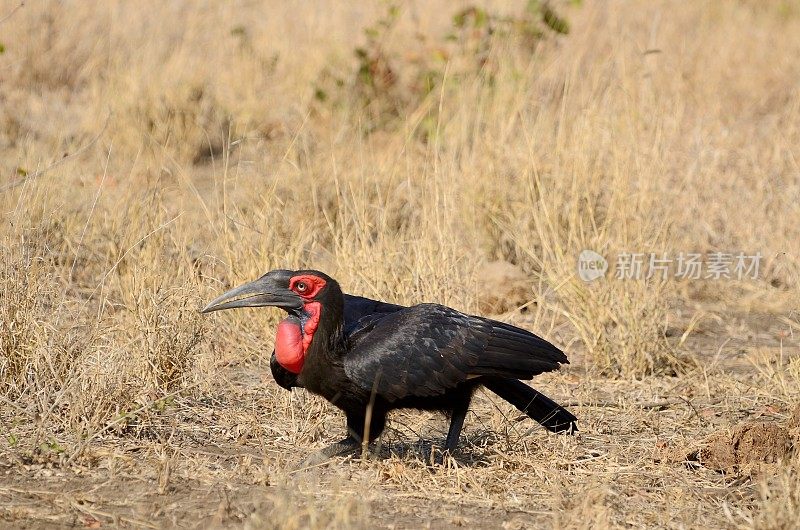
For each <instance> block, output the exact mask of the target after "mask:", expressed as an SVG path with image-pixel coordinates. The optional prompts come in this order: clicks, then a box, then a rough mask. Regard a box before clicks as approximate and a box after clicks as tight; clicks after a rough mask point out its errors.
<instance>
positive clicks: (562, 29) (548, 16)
mask: <svg viewBox="0 0 800 530" xmlns="http://www.w3.org/2000/svg"><path fill="white" fill-rule="evenodd" d="M542 20H543V21H544V23H545V24H547V27H549V28H550V29H552V30H553V31H555V32H556V33H561V34H563V35H566V34H567V33H569V23H568V22H567V21H566V19H563V18H561V17H560V16H558V13H556V12H555V11H553V10H552V9H551V8H550V6H547V5H545V6H543V7H542Z"/></svg>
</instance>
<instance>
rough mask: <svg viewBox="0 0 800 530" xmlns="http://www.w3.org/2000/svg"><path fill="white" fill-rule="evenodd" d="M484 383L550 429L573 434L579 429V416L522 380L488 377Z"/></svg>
mask: <svg viewBox="0 0 800 530" xmlns="http://www.w3.org/2000/svg"><path fill="white" fill-rule="evenodd" d="M483 384H484V386H485V387H486V388H488V389H489V390H491V391H492V392H494V393H495V394H497V395H498V396H500V397H501V398H503V399H505V400H506V401H508V402H509V403H511V404H512V405H514V406H515V407H517V408H518V409H519V410H520V411H522V412H524V413H525V414H527V415H528V416H530V417H531V419H534V420H536V421H538V422H539V423H541V424H542V426H543V427H544V428H545V429H547V430H548V431H551V432H567V433H570V434H572V433H573V432H575V431H577V430H578V426H577V424H576V422H577V421H578V418H576V417H575V416H574V415H573V414H572V413H571V412H570V411H568V410H567V409H565V408H564V407H562V406H561V405H559V404H558V403H556V402H555V401H553V400H552V399H550V398H549V397H547V396H545V395H544V394H542V393H541V392H539V391H537V390H536V389H534V388H531V387H529V386H528V385H526V384H525V383H523V382H522V381H518V380H516V379H500V378H491V377H487V378H486V379H485V380H484V381H483Z"/></svg>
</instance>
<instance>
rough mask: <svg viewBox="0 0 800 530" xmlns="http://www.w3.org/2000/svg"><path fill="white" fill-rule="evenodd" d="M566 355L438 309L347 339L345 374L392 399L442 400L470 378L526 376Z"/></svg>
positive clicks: (406, 312)
mask: <svg viewBox="0 0 800 530" xmlns="http://www.w3.org/2000/svg"><path fill="white" fill-rule="evenodd" d="M566 362H568V361H567V358H566V356H565V355H564V354H563V353H562V352H561V350H559V349H558V348H556V347H555V346H553V345H552V344H550V343H549V342H547V341H545V340H544V339H541V338H539V337H537V336H536V335H533V334H532V333H529V332H527V331H525V330H523V329H520V328H516V327H514V326H511V325H509V324H504V323H502V322H497V321H493V320H489V319H485V318H481V317H476V316H470V315H465V314H463V313H460V312H458V311H456V310H455V309H451V308H449V307H444V306H441V305H437V304H420V305H416V306H413V307H409V308H404V309H401V310H397V311H394V312H392V313H390V314H386V315H384V316H383V317H382V318H380V319H378V320H376V321H373V322H370V323H369V325H367V326H363V327H360V328H359V329H358V330H356V331H355V332H354V333H352V334H351V335H350V351H349V353H348V354H347V356H346V357H345V359H344V368H345V372H346V373H347V375H348V377H350V378H351V379H352V380H353V381H355V382H357V383H358V384H359V385H360V386H361V387H362V388H364V389H368V390H370V391H373V390H374V391H375V392H376V393H377V394H378V395H380V396H381V397H383V398H384V399H386V400H388V401H390V402H393V401H396V400H398V399H402V398H405V397H408V396H415V397H425V396H436V395H442V394H444V393H445V392H447V391H448V390H450V389H452V388H455V387H456V386H458V385H459V384H461V383H463V382H465V381H467V380H468V379H469V378H470V377H479V376H499V377H508V378H514V379H530V378H531V377H533V376H534V375H536V374H539V373H542V372H548V371H551V370H555V369H557V368H558V365H559V363H566Z"/></svg>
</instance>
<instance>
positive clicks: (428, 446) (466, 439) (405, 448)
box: [355, 430, 502, 468]
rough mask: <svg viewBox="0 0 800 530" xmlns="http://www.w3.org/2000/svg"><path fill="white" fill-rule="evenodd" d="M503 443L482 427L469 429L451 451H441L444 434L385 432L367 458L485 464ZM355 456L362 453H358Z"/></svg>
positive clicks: (438, 464) (433, 463) (429, 464)
mask: <svg viewBox="0 0 800 530" xmlns="http://www.w3.org/2000/svg"><path fill="white" fill-rule="evenodd" d="M498 443H502V437H501V436H499V435H498V434H497V433H496V432H493V431H490V430H485V431H477V432H471V433H470V434H469V435H468V436H462V438H461V441H460V443H459V445H458V447H457V448H456V450H455V451H453V452H452V453H447V452H445V451H444V448H443V446H444V439H443V438H419V439H416V440H409V439H407V438H404V437H398V436H396V435H389V436H384V437H382V438H381V439H380V440H378V441H377V442H375V443H373V444H371V445H370V451H369V454H368V455H367V458H372V459H377V460H381V461H383V460H389V459H392V458H400V459H402V460H411V461H416V462H419V463H420V464H422V465H425V466H427V467H441V466H445V467H448V466H451V464H455V465H456V466H457V467H474V468H478V467H488V466H490V465H491V458H492V457H493V456H494V454H495V451H493V450H492V447H493V446H494V445H496V444H498ZM355 457H356V458H361V457H362V454H361V453H357V454H356V455H355Z"/></svg>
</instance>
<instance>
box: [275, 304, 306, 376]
mask: <svg viewBox="0 0 800 530" xmlns="http://www.w3.org/2000/svg"><path fill="white" fill-rule="evenodd" d="M305 354H306V352H305V349H304V348H303V334H302V333H300V325H299V323H298V322H297V321H296V320H292V319H289V318H287V319H284V320H281V322H280V324H278V333H277V334H276V335H275V359H276V360H277V361H278V364H280V365H281V366H283V367H284V368H286V369H287V370H289V371H290V372H292V373H293V374H299V373H300V370H302V369H303V363H304V362H305V360H306V359H305Z"/></svg>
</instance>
